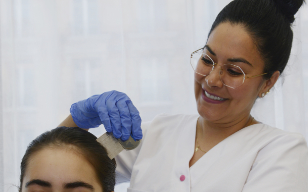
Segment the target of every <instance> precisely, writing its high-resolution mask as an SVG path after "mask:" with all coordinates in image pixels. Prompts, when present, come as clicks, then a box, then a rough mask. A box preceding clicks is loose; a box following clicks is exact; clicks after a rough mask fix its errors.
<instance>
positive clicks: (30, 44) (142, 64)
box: [0, 0, 308, 192]
mask: <svg viewBox="0 0 308 192" xmlns="http://www.w3.org/2000/svg"><path fill="white" fill-rule="evenodd" d="M229 2H230V0H219V1H210V0H0V71H1V74H0V75H1V78H0V91H1V92H0V101H1V102H0V191H4V192H13V191H14V192H16V191H18V185H19V174H20V168H19V166H20V162H21V158H22V156H23V154H24V152H25V149H26V147H27V145H28V144H29V143H30V141H32V140H33V139H34V138H35V137H36V136H38V135H39V134H41V133H43V132H44V131H46V130H50V129H52V128H55V127H56V126H57V125H58V124H59V123H60V122H61V121H62V120H64V118H66V117H67V115H69V108H70V105H71V104H72V103H74V102H76V101H78V100H82V99H85V98H87V97H89V96H91V95H94V94H100V93H103V92H105V91H110V90H118V91H122V92H125V93H127V94H128V96H129V97H130V98H131V100H132V101H133V102H134V105H135V106H136V107H137V108H138V109H139V111H140V114H141V117H142V119H143V121H150V120H151V119H153V118H154V117H155V116H156V115H158V114H160V113H171V114H176V113H185V114H196V113H197V111H196V104H195V99H194V91H193V70H192V68H191V66H190V63H189V60H190V54H191V52H193V51H195V50H196V49H199V48H201V47H203V46H204V45H205V43H206V39H207V34H208V31H209V29H210V27H211V24H212V22H213V21H214V19H215V17H216V15H217V14H218V13H219V11H220V10H221V9H222V8H223V7H224V6H225V5H226V4H228V3H229ZM293 29H294V43H293V44H294V45H293V49H292V54H291V58H290V62H289V64H288V66H287V68H286V70H285V74H284V75H283V77H282V78H280V80H279V82H278V83H277V85H276V86H275V88H274V89H273V90H272V91H271V92H270V93H269V94H268V95H267V96H266V97H265V98H263V99H258V100H257V101H256V105H255V107H254V109H253V111H252V113H253V116H254V117H255V119H257V120H259V121H261V122H264V123H267V124H269V125H272V126H275V127H278V128H280V129H284V130H287V131H293V132H298V133H301V134H303V135H304V136H305V138H306V139H308V126H307V125H308V101H307V98H308V35H307V34H308V5H306V6H304V7H302V8H301V9H300V11H299V12H298V14H297V16H296V22H295V23H294V26H293ZM91 132H92V133H93V134H95V135H96V136H100V135H101V134H103V133H104V132H105V130H104V127H103V126H100V127H99V128H97V129H93V130H91ZM127 186H128V184H124V185H123V184H122V185H121V186H117V187H116V189H115V191H116V192H120V191H126V188H127Z"/></svg>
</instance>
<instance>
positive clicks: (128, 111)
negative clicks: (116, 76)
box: [70, 91, 142, 141]
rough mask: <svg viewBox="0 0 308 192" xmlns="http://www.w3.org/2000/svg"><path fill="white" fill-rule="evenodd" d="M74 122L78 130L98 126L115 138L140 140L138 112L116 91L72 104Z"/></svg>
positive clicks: (127, 99)
mask: <svg viewBox="0 0 308 192" xmlns="http://www.w3.org/2000/svg"><path fill="white" fill-rule="evenodd" d="M70 112H71V115H72V117H73V120H74V122H75V123H76V125H77V126H78V127H80V128H94V127H98V126H99V125H100V124H103V125H104V126H105V129H106V131H107V132H112V133H113V135H114V136H115V137H116V138H121V139H122V140H123V141H125V140H127V139H128V138H129V136H130V135H132V137H133V138H134V139H136V140H140V139H142V130H141V118H140V116H139V111H138V110H137V109H136V107H135V106H134V105H133V103H132V101H131V100H130V98H129V97H128V96H127V95H126V94H125V93H121V92H118V91H109V92H105V93H103V94H101V95H93V96H92V97H89V98H88V99H86V100H82V101H79V102H77V103H74V104H73V105H72V106H71V109H70Z"/></svg>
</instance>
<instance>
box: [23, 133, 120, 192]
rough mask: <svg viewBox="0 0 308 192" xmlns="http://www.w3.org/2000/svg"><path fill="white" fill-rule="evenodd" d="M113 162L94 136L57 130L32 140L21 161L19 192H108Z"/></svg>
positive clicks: (112, 178) (111, 179)
mask: <svg viewBox="0 0 308 192" xmlns="http://www.w3.org/2000/svg"><path fill="white" fill-rule="evenodd" d="M114 185H115V161H114V160H113V161H112V160H110V159H109V157H108V155H107V152H106V149H105V148H104V147H103V146H101V145H100V144H99V143H98V142H97V141H96V137H95V136H94V135H92V134H91V133H89V132H87V131H84V130H82V129H80V128H68V127H58V128H56V129H53V130H51V131H48V132H45V133H43V134H42V135H40V136H39V137H37V138H36V139H35V140H33V141H32V142H31V143H30V145H29V146H28V149H27V151H26V153H25V155H24V157H23V159H22V162H21V175H20V190H19V191H20V192H27V191H67V190H73V189H76V190H78V191H80V192H91V191H100V192H109V191H113V190H114Z"/></svg>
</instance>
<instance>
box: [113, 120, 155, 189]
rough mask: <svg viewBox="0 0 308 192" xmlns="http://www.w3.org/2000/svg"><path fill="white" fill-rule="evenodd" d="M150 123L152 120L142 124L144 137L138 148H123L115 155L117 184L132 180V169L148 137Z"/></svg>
mask: <svg viewBox="0 0 308 192" xmlns="http://www.w3.org/2000/svg"><path fill="white" fill-rule="evenodd" d="M149 124H150V122H145V123H142V124H141V129H142V134H143V139H142V140H141V142H140V144H139V146H138V147H137V148H136V149H134V150H130V151H126V150H123V151H122V152H121V153H120V154H119V155H117V156H116V157H115V160H116V163H117V167H116V184H120V183H124V182H129V181H130V178H131V173H132V169H133V166H134V164H135V161H136V159H137V157H138V154H139V151H140V149H141V146H142V144H143V140H144V138H145V137H146V132H147V128H148V127H149Z"/></svg>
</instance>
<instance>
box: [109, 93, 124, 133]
mask: <svg viewBox="0 0 308 192" xmlns="http://www.w3.org/2000/svg"><path fill="white" fill-rule="evenodd" d="M115 104H116V101H115V100H114V97H112V96H110V97H109V99H108V100H106V107H107V111H108V115H109V118H110V123H111V126H112V133H113V135H114V137H115V138H117V139H118V138H120V137H122V131H121V129H122V128H121V127H122V126H121V119H120V112H119V110H118V108H117V106H116V105H115Z"/></svg>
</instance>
